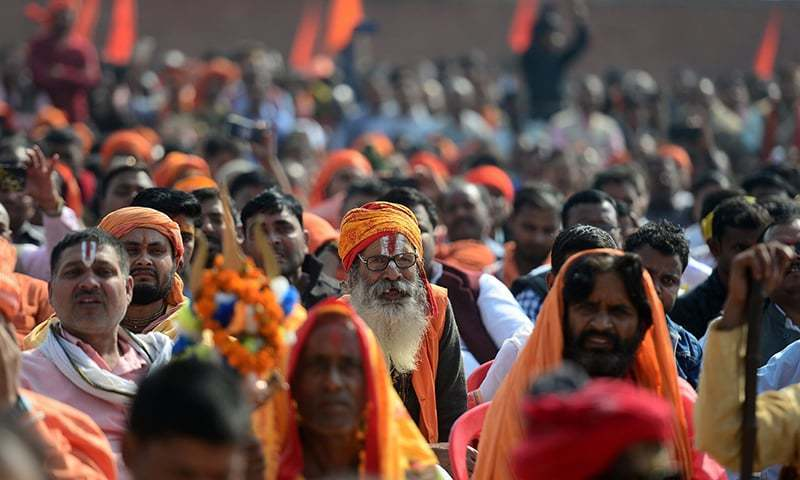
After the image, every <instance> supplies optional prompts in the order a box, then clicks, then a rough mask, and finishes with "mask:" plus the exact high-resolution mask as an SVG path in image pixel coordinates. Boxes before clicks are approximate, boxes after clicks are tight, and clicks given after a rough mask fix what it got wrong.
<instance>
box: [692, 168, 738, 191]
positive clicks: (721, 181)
mask: <svg viewBox="0 0 800 480" xmlns="http://www.w3.org/2000/svg"><path fill="white" fill-rule="evenodd" d="M709 185H719V186H720V187H721V188H730V186H731V180H730V179H729V178H728V177H726V176H725V174H724V173H722V172H720V171H719V170H710V171H708V172H706V173H704V174H703V175H701V176H700V177H699V178H698V179H697V180H695V181H694V183H692V188H691V192H692V193H693V194H695V195H696V194H697V192H699V191H700V190H702V189H703V188H705V187H707V186H709Z"/></svg>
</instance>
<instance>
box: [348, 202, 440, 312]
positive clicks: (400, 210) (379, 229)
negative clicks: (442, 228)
mask: <svg viewBox="0 0 800 480" xmlns="http://www.w3.org/2000/svg"><path fill="white" fill-rule="evenodd" d="M339 232H340V233H339V257H340V258H341V259H342V267H344V269H345V271H348V270H350V267H352V266H353V262H354V261H355V259H356V255H358V254H359V253H361V252H363V251H364V249H365V248H367V247H368V246H369V245H370V244H371V243H372V242H374V241H375V240H377V239H378V238H381V237H383V236H385V235H391V234H402V235H403V236H404V237H406V240H408V241H409V242H411V245H412V246H413V247H414V250H415V251H416V252H417V265H418V268H419V273H420V275H421V276H422V279H423V282H424V283H425V288H426V289H427V291H428V304H429V306H430V309H431V311H430V313H431V315H433V316H436V315H437V314H438V309H437V307H436V303H435V302H434V300H433V292H432V291H431V287H430V283H428V279H427V277H426V276H425V267H424V266H423V265H422V255H423V248H422V233H421V232H420V230H419V224H418V223H417V217H415V216H414V213H413V212H412V211H411V210H409V209H408V208H406V207H404V206H403V205H398V204H396V203H390V202H370V203H367V204H365V205H364V206H363V207H360V208H354V209H352V210H350V211H349V212H347V213H346V214H345V215H344V218H343V219H342V226H341V227H340V228H339Z"/></svg>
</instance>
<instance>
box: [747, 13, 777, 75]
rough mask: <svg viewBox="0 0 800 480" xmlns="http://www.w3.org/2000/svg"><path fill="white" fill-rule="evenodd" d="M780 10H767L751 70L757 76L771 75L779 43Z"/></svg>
mask: <svg viewBox="0 0 800 480" xmlns="http://www.w3.org/2000/svg"><path fill="white" fill-rule="evenodd" d="M781 19H782V16H781V11H780V10H779V9H778V8H773V9H772V10H771V11H770V12H769V19H768V20H767V26H766V27H764V36H763V37H761V45H760V46H759V47H758V52H756V58H755V60H753V72H755V74H756V75H758V77H759V78H761V79H763V80H767V79H769V78H771V77H772V70H773V69H774V67H775V57H777V56H778V48H779V47H780V43H781Z"/></svg>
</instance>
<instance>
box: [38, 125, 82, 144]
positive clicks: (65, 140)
mask: <svg viewBox="0 0 800 480" xmlns="http://www.w3.org/2000/svg"><path fill="white" fill-rule="evenodd" d="M43 142H44V143H46V144H51V145H67V144H72V143H81V139H80V138H79V137H78V135H76V134H75V131H74V130H72V129H71V128H54V129H52V130H50V131H49V132H47V135H45V137H44V140H43Z"/></svg>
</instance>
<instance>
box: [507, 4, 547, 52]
mask: <svg viewBox="0 0 800 480" xmlns="http://www.w3.org/2000/svg"><path fill="white" fill-rule="evenodd" d="M538 10H539V0H517V6H516V7H515V8H514V16H513V17H512V19H511V25H510V26H509V28H508V37H507V38H506V41H507V43H508V46H509V47H510V48H511V51H513V52H514V53H516V54H518V55H522V54H523V53H525V51H526V50H527V49H528V48H529V47H530V46H531V41H533V25H534V24H535V23H536V14H537V13H538Z"/></svg>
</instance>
